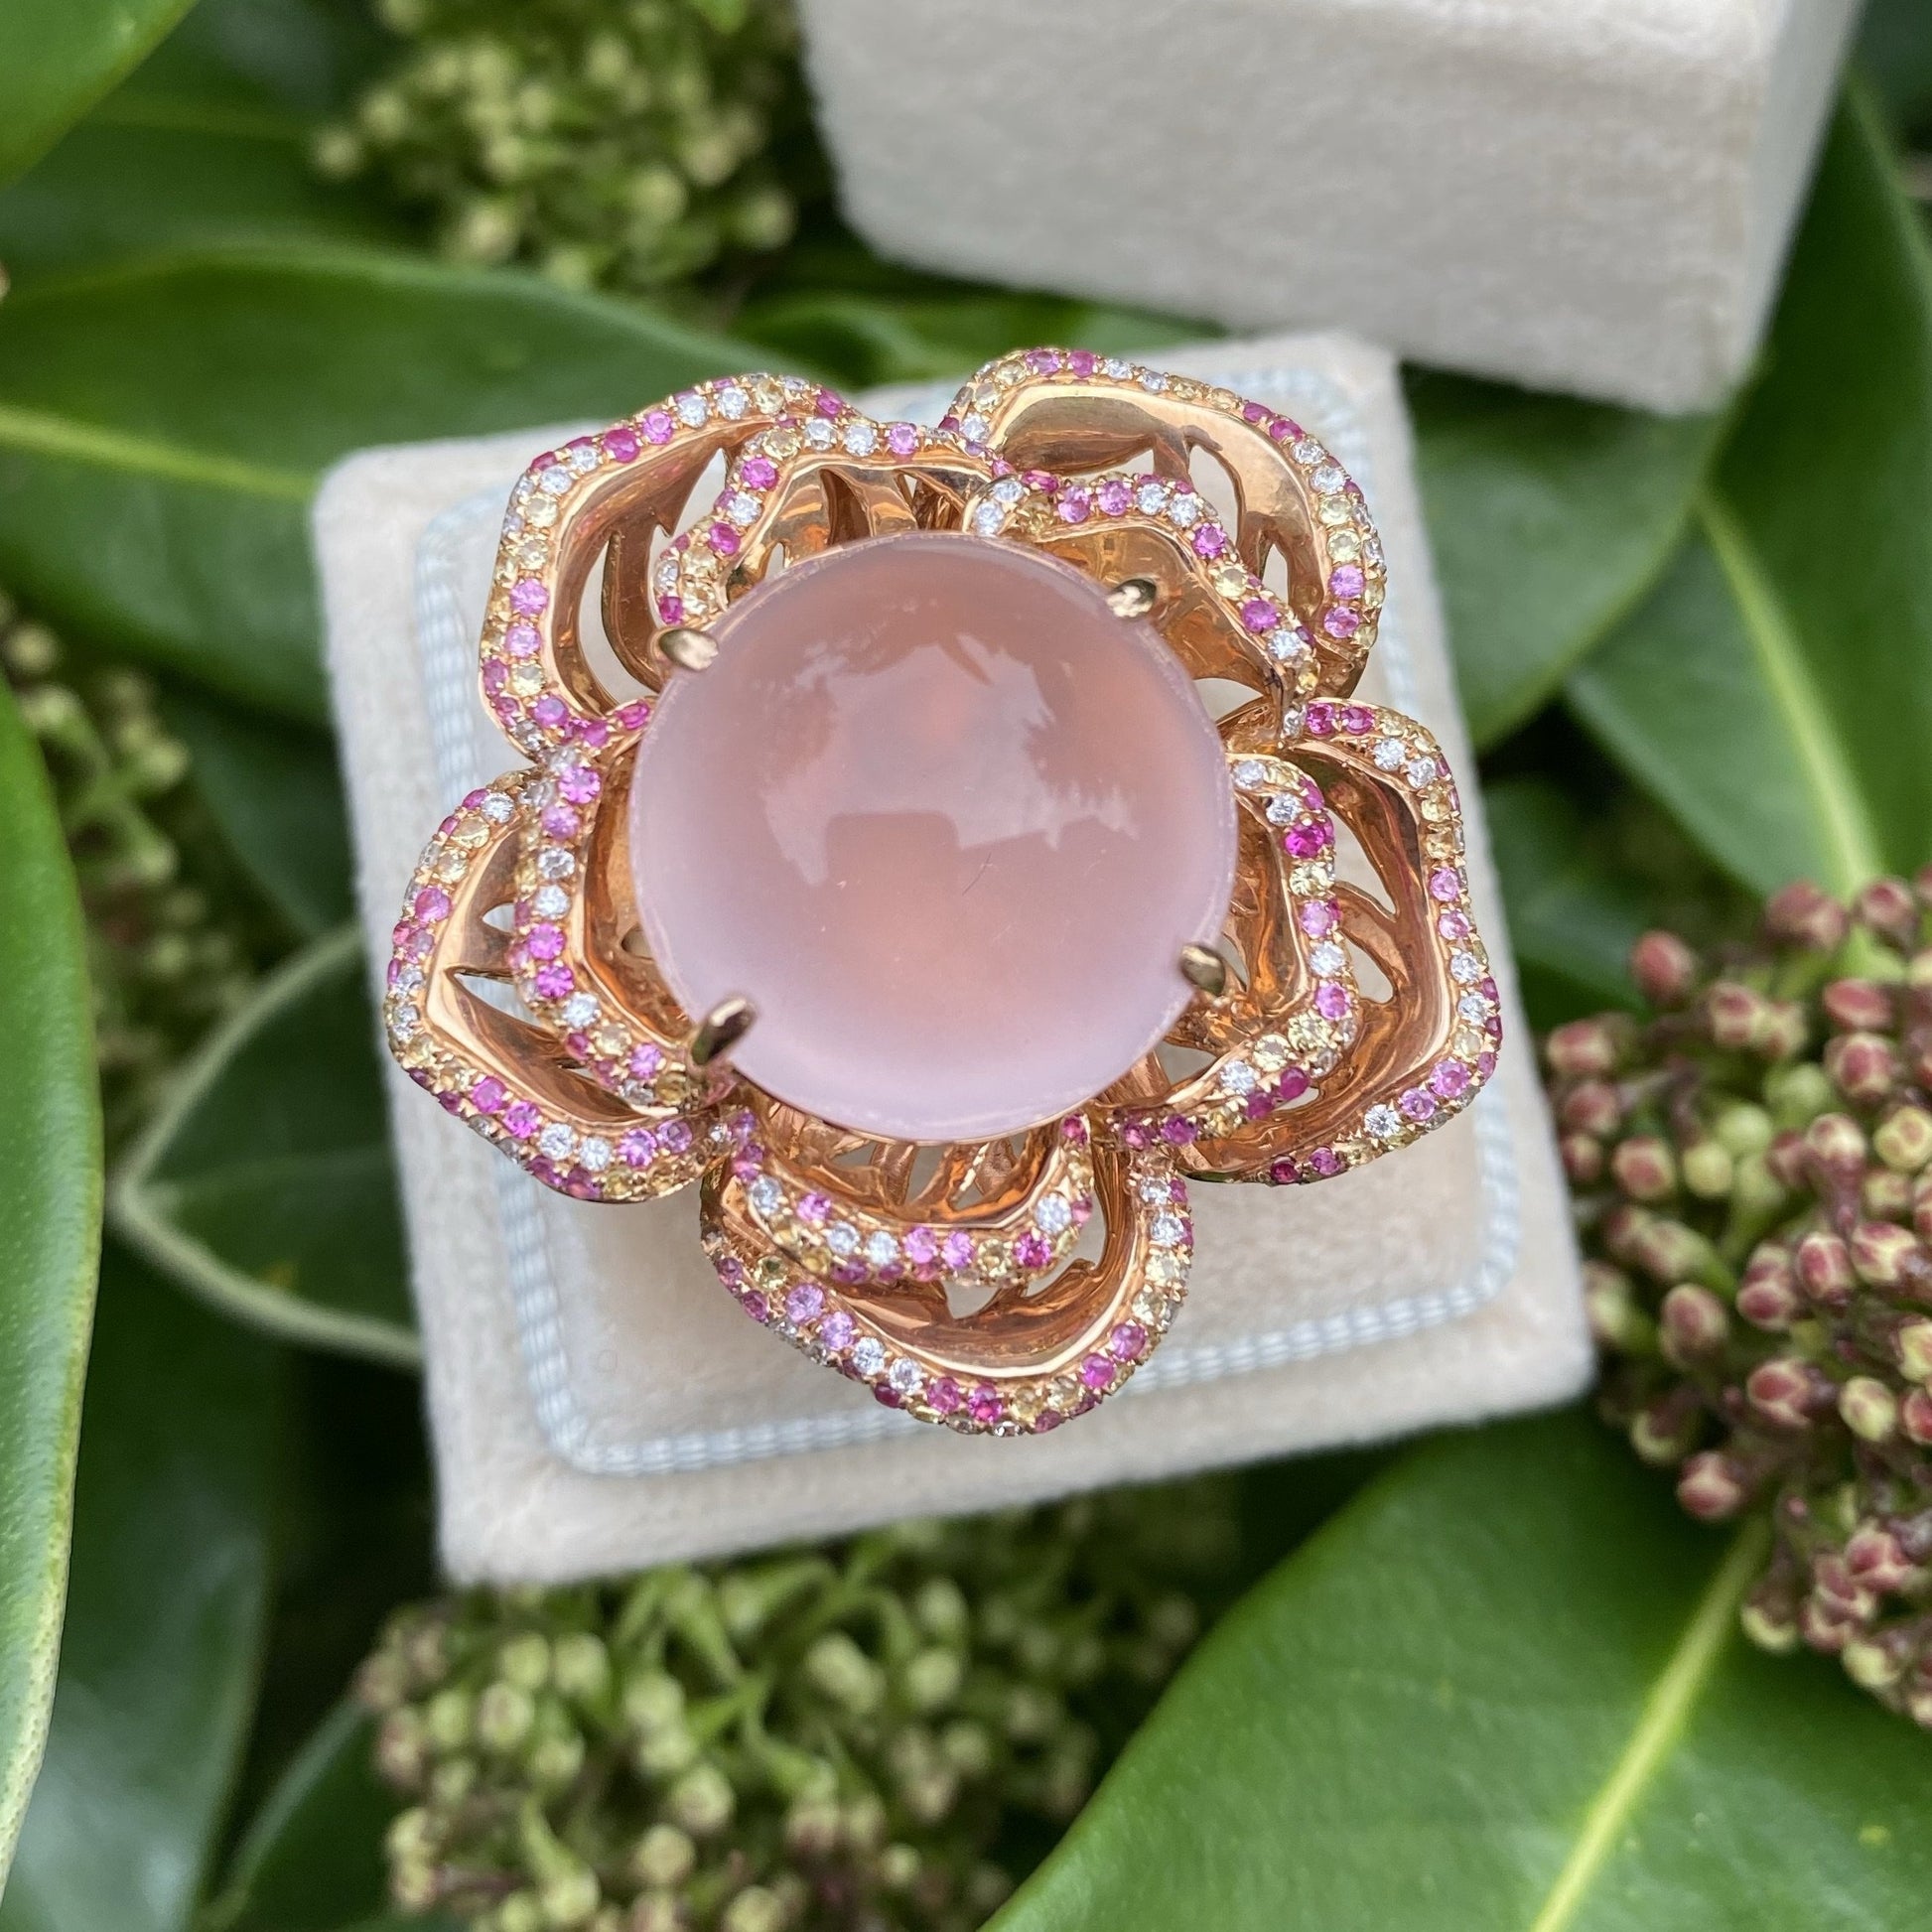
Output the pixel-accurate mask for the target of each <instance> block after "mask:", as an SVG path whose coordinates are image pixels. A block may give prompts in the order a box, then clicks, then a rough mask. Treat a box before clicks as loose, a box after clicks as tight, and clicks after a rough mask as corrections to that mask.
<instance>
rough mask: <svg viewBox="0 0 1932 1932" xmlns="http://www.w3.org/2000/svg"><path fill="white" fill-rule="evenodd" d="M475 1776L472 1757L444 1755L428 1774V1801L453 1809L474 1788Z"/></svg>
mask: <svg viewBox="0 0 1932 1932" xmlns="http://www.w3.org/2000/svg"><path fill="white" fill-rule="evenodd" d="M477 1776H478V1772H477V1760H476V1759H475V1758H474V1757H446V1758H445V1759H444V1760H443V1762H442V1763H440V1764H439V1765H438V1766H437V1767H436V1769H435V1770H433V1771H432V1772H431V1773H430V1774H429V1795H430V1802H431V1803H432V1804H435V1805H438V1806H441V1807H442V1808H443V1809H444V1810H446V1811H453V1810H454V1809H455V1808H456V1807H457V1806H458V1805H460V1804H462V1802H463V1801H464V1799H466V1798H467V1797H469V1795H470V1794H471V1792H472V1791H474V1790H475V1789H476V1787H477Z"/></svg>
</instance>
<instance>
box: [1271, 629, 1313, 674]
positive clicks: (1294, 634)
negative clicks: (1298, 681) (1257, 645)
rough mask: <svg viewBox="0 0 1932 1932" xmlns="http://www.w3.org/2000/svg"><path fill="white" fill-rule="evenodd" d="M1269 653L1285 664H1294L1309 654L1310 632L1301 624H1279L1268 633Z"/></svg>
mask: <svg viewBox="0 0 1932 1932" xmlns="http://www.w3.org/2000/svg"><path fill="white" fill-rule="evenodd" d="M1268 651H1269V655H1270V656H1272V657H1276V658H1279V659H1280V660H1281V661H1282V662H1283V663H1284V664H1293V663H1296V662H1298V661H1299V660H1300V659H1302V658H1304V657H1306V656H1307V655H1308V654H1309V638H1308V632H1307V631H1305V630H1304V629H1303V628H1302V626H1301V625H1300V624H1291V623H1282V624H1277V625H1276V626H1275V628H1274V629H1273V630H1271V631H1270V632H1269V633H1268Z"/></svg>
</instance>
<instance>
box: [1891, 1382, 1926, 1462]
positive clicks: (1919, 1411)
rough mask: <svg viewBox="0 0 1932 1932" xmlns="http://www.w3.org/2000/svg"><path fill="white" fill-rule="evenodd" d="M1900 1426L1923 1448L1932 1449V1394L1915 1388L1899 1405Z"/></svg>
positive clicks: (1909, 1437)
mask: <svg viewBox="0 0 1932 1932" xmlns="http://www.w3.org/2000/svg"><path fill="white" fill-rule="evenodd" d="M1898 1427H1899V1428H1900V1430H1901V1431H1903V1433H1904V1434H1905V1436H1906V1437H1907V1438H1908V1439H1909V1440H1910V1441H1912V1442H1914V1443H1917V1444H1918V1445H1919V1447H1920V1448H1921V1449H1932V1394H1927V1392H1926V1391H1925V1390H1924V1389H1913V1390H1912V1391H1910V1393H1909V1394H1907V1396H1906V1397H1905V1400H1904V1401H1903V1402H1901V1403H1900V1404H1899V1405H1898Z"/></svg>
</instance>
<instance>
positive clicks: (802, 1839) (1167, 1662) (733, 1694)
mask: <svg viewBox="0 0 1932 1932" xmlns="http://www.w3.org/2000/svg"><path fill="white" fill-rule="evenodd" d="M1234 1543H1235V1519H1234V1514H1233V1506H1232V1491H1231V1489H1230V1488H1229V1487H1227V1486H1226V1485H1225V1484H1224V1483H1222V1482H1220V1481H1218V1480H1209V1481H1201V1482H1192V1483H1187V1484H1181V1485H1177V1486H1174V1487H1170V1488H1164V1489H1158V1490H1147V1491H1143V1492H1139V1493H1135V1492H1123V1493H1120V1494H1116V1495H1111V1496H1101V1497H1094V1498H1087V1499H1082V1500H1080V1501H1077V1502H1073V1503H1069V1504H1065V1505H1061V1506H1057V1507H1053V1508H1047V1509H1038V1510H1033V1511H1027V1512H1016V1513H1013V1514H1009V1515H1004V1516H998V1517H990V1518H985V1519H981V1520H976V1521H967V1522H957V1523H930V1522H914V1523H903V1524H898V1525H896V1526H893V1527H891V1528H888V1529H884V1530H879V1531H875V1532H872V1533H870V1534H867V1535H863V1536H860V1537H857V1538H855V1539H854V1540H852V1541H851V1542H849V1543H846V1544H842V1545H837V1546H833V1547H831V1548H828V1549H824V1550H812V1551H794V1552H787V1553H780V1554H777V1555H773V1556H768V1557H761V1558H756V1559H750V1560H745V1561H741V1562H737V1563H731V1564H725V1565H709V1566H702V1567H685V1566H677V1567H672V1568H667V1569H662V1570H654V1571H650V1572H647V1573H645V1574H644V1575H643V1576H641V1577H638V1578H636V1579H635V1580H634V1581H631V1582H629V1583H627V1584H621V1585H610V1586H599V1587H578V1588H560V1589H550V1590H511V1591H483V1590H478V1591H471V1592H469V1593H466V1594H463V1595H459V1596H453V1597H450V1598H448V1599H445V1600H442V1601H439V1602H434V1603H430V1604H426V1605H422V1606H419V1607H417V1608H414V1609H410V1610H406V1611H404V1612H402V1613H400V1614H399V1615H398V1616H397V1617H396V1618H395V1619H394V1620H393V1621H392V1623H391V1625H390V1627H389V1629H388V1630H387V1632H386V1633H385V1635H384V1638H383V1640H382V1643H381V1645H380V1647H379V1648H378V1649H377V1650H376V1652H375V1653H374V1654H373V1655H372V1656H371V1657H370V1658H369V1659H368V1660H367V1662H366V1663H365V1664H364V1665H363V1667H362V1670H361V1672H360V1675H359V1678H358V1683H357V1689H358V1694H359V1696H360V1698H361V1701H362V1702H363V1704H364V1705H365V1706H367V1708H368V1709H369V1710H370V1711H371V1712H373V1713H374V1714H376V1718H377V1727H376V1743H375V1756H376V1763H377V1767H378V1769H379V1771H380V1772H381V1774H382V1776H383V1777H384V1778H385V1779H386V1780H387V1781H388V1783H389V1784H390V1785H392V1786H393V1787H394V1788H395V1789H396V1790H397V1791H398V1792H399V1793H401V1794H403V1795H404V1796H405V1797H406V1798H407V1800H408V1805H407V1809H405V1810H404V1811H402V1812H401V1813H400V1815H399V1816H398V1817H397V1818H396V1819H395V1821H394V1823H393V1825H392V1826H391V1828H390V1830H389V1834H388V1839H387V1852H388V1862H389V1873H390V1887H391V1891H392V1893H393V1896H394V1899H395V1902H396V1903H397V1905H398V1906H400V1907H401V1908H402V1909H403V1910H405V1911H411V1912H426V1911H430V1910H438V1911H441V1912H443V1913H445V1914H448V1915H451V1916H454V1917H457V1918H459V1919H464V1920H467V1921H468V1922H469V1923H470V1924H471V1925H472V1926H474V1927H476V1928H479V1932H569V1929H570V1928H585V1932H714V1929H715V1932H832V1929H833V1928H847V1927H852V1926H865V1927H867V1928H870V1932H895V1928H902V1932H914V1929H915V1928H916V1929H917V1932H969V1928H972V1927H974V1926H977V1925H979V1924H981V1923H982V1922H983V1921H984V1920H985V1919H986V1918H987V1917H988V1916H990V1915H991V1913H992V1912H993V1910H994V1909H995V1908H996V1907H997V1906H998V1904H999V1903H1000V1901H1001V1900H1002V1899H1003V1898H1004V1897H1005V1896H1006V1894H1007V1892H1008V1891H1009V1890H1010V1889H1011V1884H1012V1880H1013V1876H1014V1875H1015V1873H1016V1870H1017V1868H1018V1866H1019V1865H1020V1864H1021V1863H1024V1861H1025V1858H1026V1856H1027V1850H1028V1846H1029V1843H1030V1834H1029V1831H1028V1828H1027V1820H1028V1819H1030V1818H1031V1819H1034V1820H1035V1821H1037V1820H1039V1819H1044V1820H1046V1821H1049V1823H1051V1824H1055V1825H1057V1824H1062V1823H1064V1822H1065V1821H1066V1820H1067V1819H1068V1818H1070V1817H1071V1816H1072V1814H1073V1813H1074V1812H1075V1811H1076V1810H1077V1809H1078V1808H1079V1806H1080V1805H1081V1803H1082V1802H1083V1801H1084V1800H1085V1798H1086V1795H1087V1793H1088V1791H1089V1790H1090V1789H1091V1788H1092V1785H1093V1781H1094V1779H1095V1777H1096V1776H1097V1774H1098V1770H1099V1767H1100V1763H1101V1760H1102V1759H1103V1757H1104V1756H1106V1755H1107V1754H1108V1753H1109V1752H1111V1750H1113V1749H1115V1748H1117V1747H1118V1745H1119V1743H1120V1742H1121V1741H1123V1740H1124V1738H1125V1736H1126V1734H1127V1732H1128V1730H1129V1729H1130V1728H1131V1726H1132V1725H1133V1724H1134V1723H1135V1722H1137V1721H1138V1719H1139V1718H1140V1717H1141V1716H1142V1715H1143V1714H1144V1712H1145V1710H1146V1709H1147V1706H1148V1705H1149V1703H1150V1702H1151V1701H1152V1699H1153V1697H1154V1695H1155V1693H1156V1692H1157V1691H1158V1690H1159V1688H1160V1686H1161V1685H1162V1684H1163V1683H1164V1682H1165V1681H1166V1680H1167V1678H1168V1677H1169V1676H1170V1674H1171V1673H1172V1672H1173V1669H1174V1667H1175V1665H1176V1664H1177V1663H1178V1662H1179V1660H1180V1658H1181V1656H1182V1655H1183V1654H1184V1652H1185V1651H1186V1649H1187V1647H1188V1645H1189V1644H1190V1643H1191V1642H1192V1640H1193V1637H1194V1635H1195V1632H1196V1630H1197V1628H1198V1627H1199V1624H1200V1621H1201V1613H1200V1592H1201V1591H1202V1590H1204V1589H1205V1588H1207V1587H1210V1581H1209V1580H1211V1579H1212V1578H1214V1577H1215V1576H1216V1575H1217V1574H1219V1573H1222V1572H1224V1571H1225V1567H1226V1564H1227V1561H1228V1559H1229V1557H1230V1556H1231V1554H1232V1552H1233V1547H1234ZM1039 1836H1040V1834H1039V1827H1038V1824H1037V1823H1035V1825H1034V1826H1033V1828H1032V1834H1031V1837H1032V1839H1033V1840H1037V1839H1038V1837H1039Z"/></svg>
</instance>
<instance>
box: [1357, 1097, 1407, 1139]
mask: <svg viewBox="0 0 1932 1932" xmlns="http://www.w3.org/2000/svg"><path fill="white" fill-rule="evenodd" d="M1362 1125H1363V1126H1364V1127H1366V1128H1367V1129H1368V1131H1369V1132H1370V1133H1371V1134H1373V1135H1374V1136H1375V1138H1376V1139H1377V1140H1378V1141H1387V1140H1392V1139H1393V1138H1394V1137H1395V1136H1396V1135H1397V1134H1400V1133H1401V1132H1402V1116H1401V1115H1400V1114H1399V1113H1397V1112H1396V1110H1395V1109H1394V1108H1393V1107H1387V1106H1383V1107H1371V1108H1370V1109H1369V1110H1368V1112H1367V1113H1366V1114H1364V1115H1363V1116H1362Z"/></svg>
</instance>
